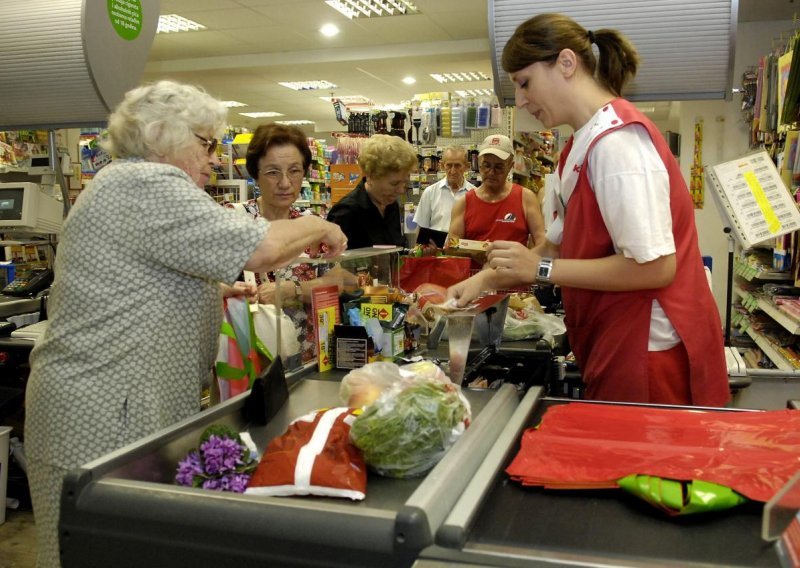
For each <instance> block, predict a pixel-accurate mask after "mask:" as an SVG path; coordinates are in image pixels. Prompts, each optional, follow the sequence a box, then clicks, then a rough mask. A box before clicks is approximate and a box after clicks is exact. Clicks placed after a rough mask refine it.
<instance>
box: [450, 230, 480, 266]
mask: <svg viewBox="0 0 800 568" xmlns="http://www.w3.org/2000/svg"><path fill="white" fill-rule="evenodd" d="M488 249H489V241H473V240H470V239H460V238H458V237H449V238H448V239H447V254H451V255H453V256H468V257H469V258H471V259H473V260H475V261H476V262H479V263H481V264H483V263H484V262H486V254H487V253H486V251H487V250H488Z"/></svg>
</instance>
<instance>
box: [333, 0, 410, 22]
mask: <svg viewBox="0 0 800 568" xmlns="http://www.w3.org/2000/svg"><path fill="white" fill-rule="evenodd" d="M325 3H326V4H327V5H328V6H330V7H331V8H333V9H334V10H336V11H337V12H339V13H340V14H344V15H345V16H346V17H348V18H350V19H351V20H352V19H353V18H359V17H361V16H366V17H367V18H371V17H373V16H375V17H381V16H395V15H397V16H403V15H409V14H417V13H419V9H418V8H417V7H416V6H415V5H414V4H412V3H411V2H408V0H325ZM395 12H397V14H395Z"/></svg>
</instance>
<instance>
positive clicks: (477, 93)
mask: <svg viewBox="0 0 800 568" xmlns="http://www.w3.org/2000/svg"><path fill="white" fill-rule="evenodd" d="M456 94H457V95H458V96H459V97H491V96H492V95H494V91H493V90H492V89H467V90H465V91H456Z"/></svg>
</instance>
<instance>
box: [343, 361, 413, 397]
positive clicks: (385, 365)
mask: <svg viewBox="0 0 800 568" xmlns="http://www.w3.org/2000/svg"><path fill="white" fill-rule="evenodd" d="M401 378H402V377H401V374H400V367H398V366H397V365H395V364H394V363H389V362H387V361H378V362H376V363H368V364H366V365H364V366H363V367H360V368H358V369H353V370H352V371H350V372H349V373H347V374H346V375H345V376H344V378H343V379H342V382H341V384H340V385H339V400H341V401H342V404H346V405H347V406H348V407H350V408H361V407H364V406H369V405H370V404H372V403H373V402H374V401H375V400H376V399H377V398H378V397H379V396H380V395H381V393H383V392H384V391H385V390H386V389H388V388H389V387H390V386H392V385H393V384H394V383H396V382H397V381H399V380H400V379H401Z"/></svg>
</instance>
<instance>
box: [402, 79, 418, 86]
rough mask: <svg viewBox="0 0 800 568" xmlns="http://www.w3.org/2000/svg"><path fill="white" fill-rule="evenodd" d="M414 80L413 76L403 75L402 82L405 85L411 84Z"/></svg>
mask: <svg viewBox="0 0 800 568" xmlns="http://www.w3.org/2000/svg"><path fill="white" fill-rule="evenodd" d="M416 82H417V80H416V79H414V77H403V83H405V84H406V85H413V84H414V83H416Z"/></svg>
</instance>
